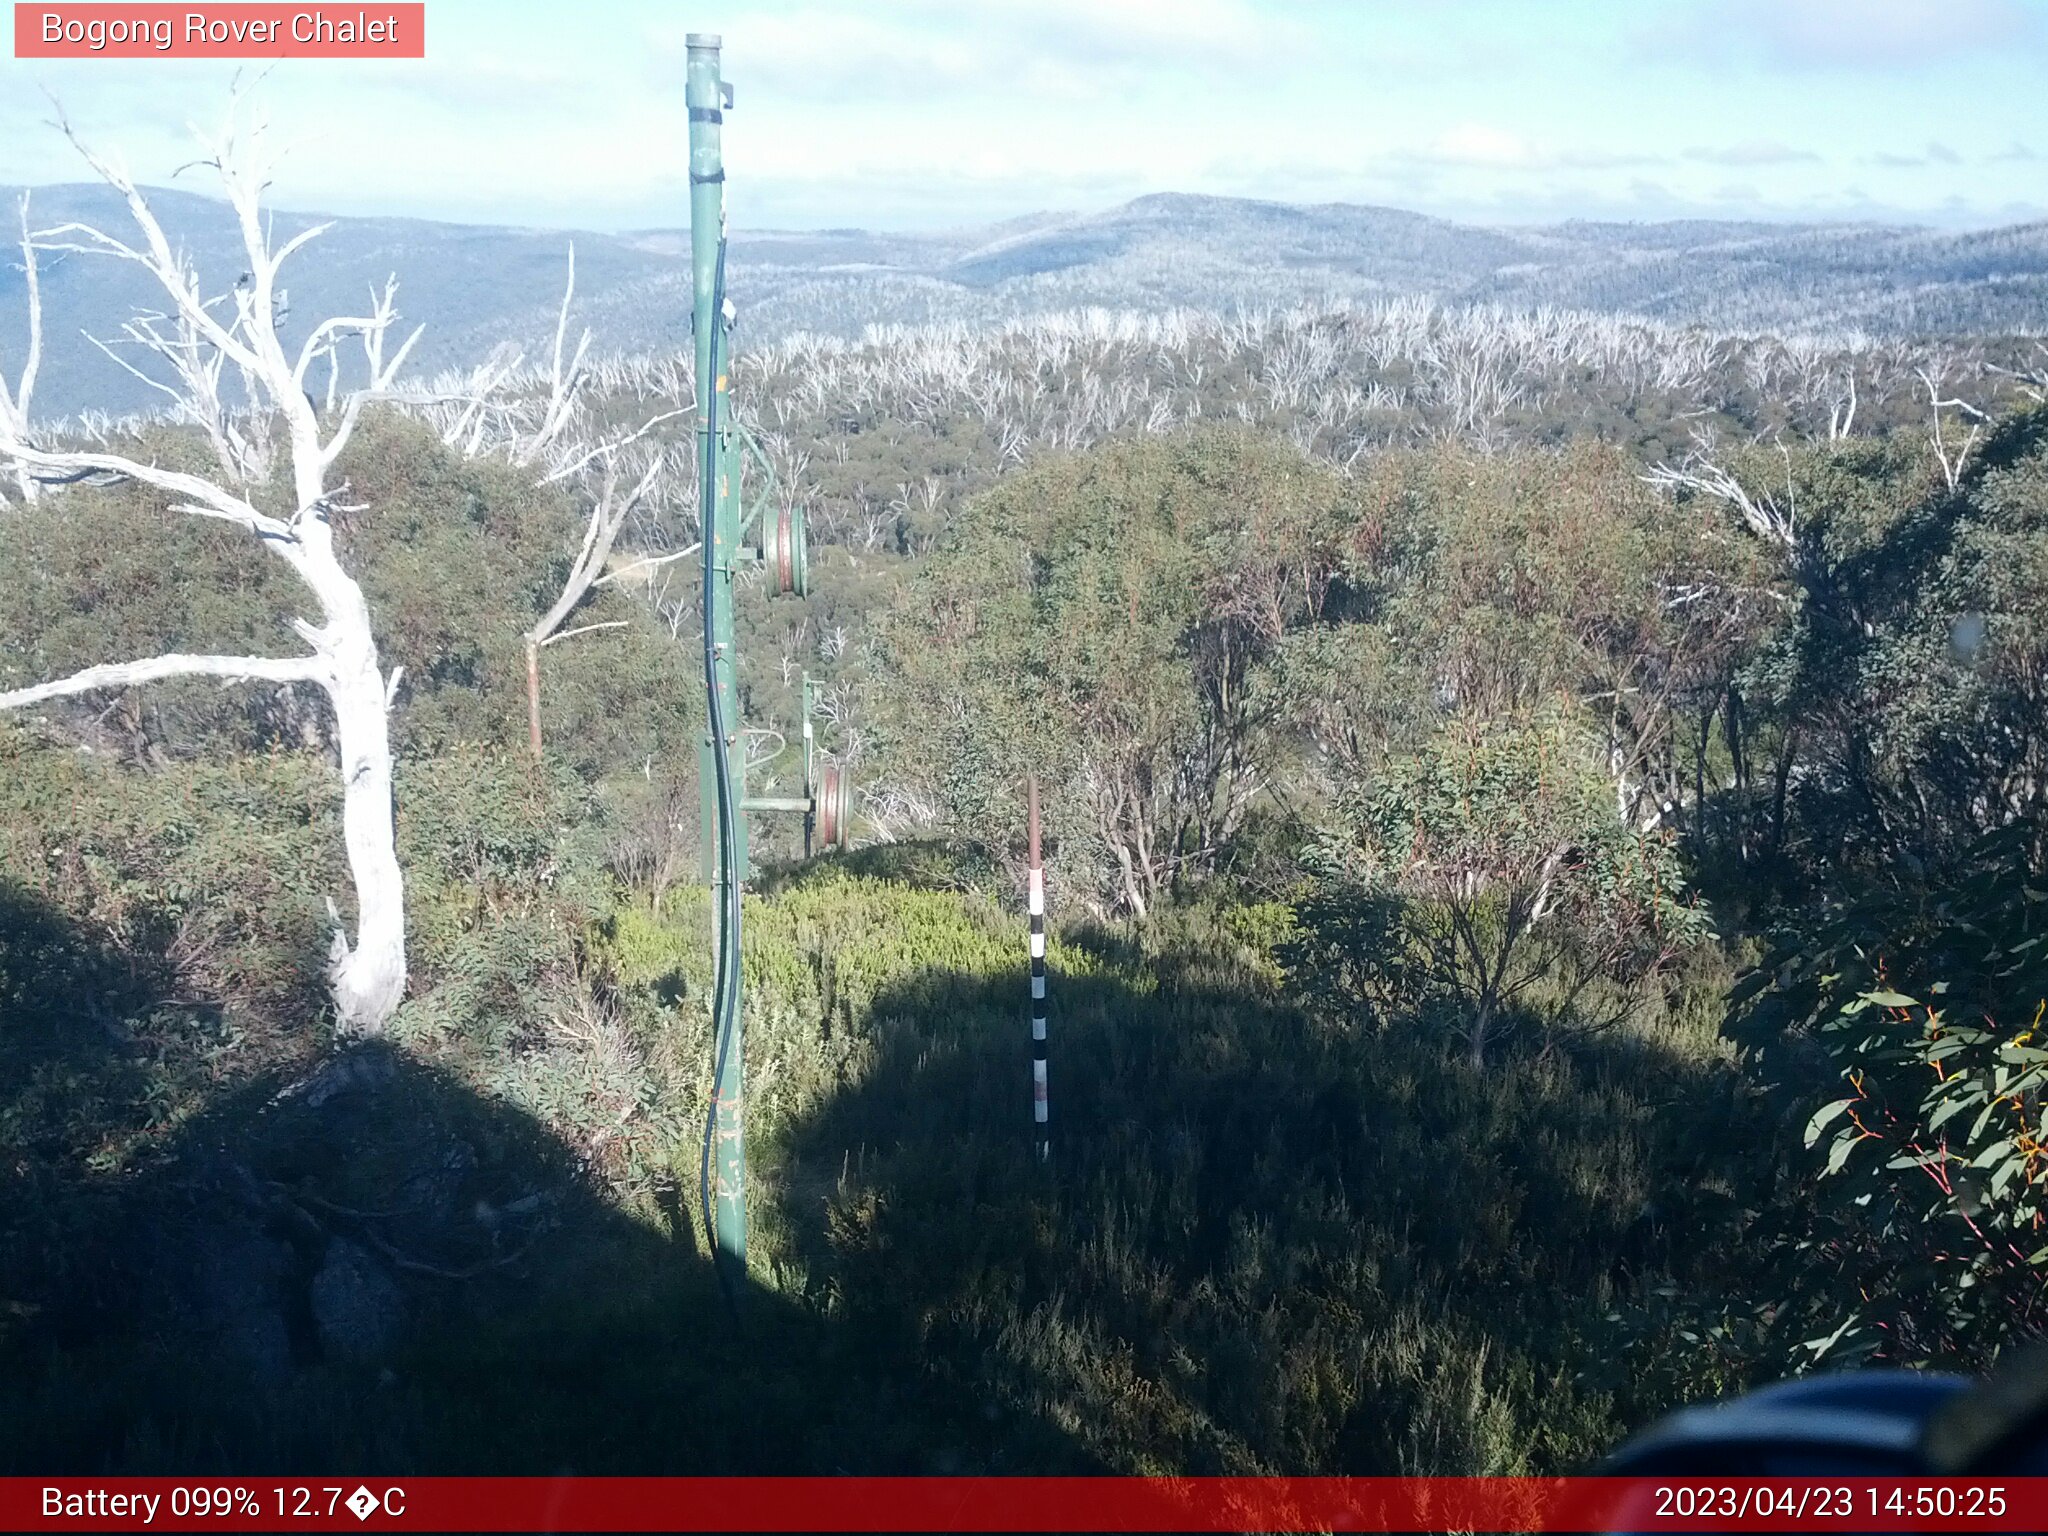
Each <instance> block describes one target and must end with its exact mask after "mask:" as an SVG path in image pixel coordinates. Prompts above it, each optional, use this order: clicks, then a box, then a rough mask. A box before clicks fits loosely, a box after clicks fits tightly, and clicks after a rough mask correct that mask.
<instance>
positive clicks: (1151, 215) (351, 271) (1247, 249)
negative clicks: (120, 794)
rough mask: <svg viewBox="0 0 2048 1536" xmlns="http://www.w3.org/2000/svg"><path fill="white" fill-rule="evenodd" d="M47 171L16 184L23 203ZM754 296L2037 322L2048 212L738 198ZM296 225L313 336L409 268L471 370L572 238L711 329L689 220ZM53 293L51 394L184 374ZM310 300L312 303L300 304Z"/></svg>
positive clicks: (528, 325) (844, 332)
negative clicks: (1442, 210) (140, 364)
mask: <svg viewBox="0 0 2048 1536" xmlns="http://www.w3.org/2000/svg"><path fill="white" fill-rule="evenodd" d="M21 190H22V189H19V188H11V187H0V207H5V208H8V209H10V210H11V209H12V208H13V207H14V206H15V203H16V201H17V199H18V197H19V195H20V192H21ZM149 197H150V200H151V204H152V206H153V207H155V208H156V209H157V210H158V211H159V214H160V216H161V219H162V221H163V225H164V228H165V230H166V232H167V235H168V236H169V238H170V239H171V240H172V242H173V243H174V244H175V245H177V246H178V247H179V248H181V249H184V250H187V251H189V252H190V253H191V254H192V257H193V259H194V260H195V261H196V262H197V264H198V266H199V269H200V270H201V271H207V272H212V271H216V270H229V271H231V272H232V271H239V269H240V268H241V266H243V265H245V260H244V258H243V256H242V255H241V254H240V251H239V244H240V242H239V237H238V236H237V234H236V231H235V226H234V221H233V217H232V214H231V211H230V210H229V209H228V207H227V206H226V205H225V204H224V203H222V202H220V201H219V200H218V199H216V198H214V197H211V196H207V195H202V194H200V193H198V192H195V191H191V190H169V189H158V188H152V189H150V191H149ZM30 210H31V213H32V216H33V222H34V223H35V224H36V225H37V226H38V227H41V228H57V227H60V226H63V225H66V224H70V223H74V222H78V221H84V222H89V223H95V224H102V225H104V224H108V223H110V222H117V221H118V220H119V219H120V218H122V217H124V215H123V213H122V210H121V207H120V204H119V202H118V201H117V200H116V199H114V198H113V197H112V196H111V194H110V193H109V192H108V190H107V189H106V188H105V187H102V186H98V185H70V186H57V187H41V188H37V189H35V191H34V193H33V196H32V199H31V203H30ZM735 218H736V219H738V220H739V222H740V225H741V227H739V228H737V229H736V230H735V232H734V235H733V241H732V268H733V294H734V296H735V299H736V301H737V302H738V304H739V319H740V334H741V337H742V340H743V341H744V343H745V344H746V345H747V346H749V347H760V346H763V345H767V344H771V343H778V342H783V341H786V340H789V339H791V338H794V337H798V336H805V335H812V336H823V337H831V338H836V339H838V340H840V341H856V340H858V339H859V338H860V337H861V336H862V335H863V334H864V333H865V332H866V331H867V329H868V328H869V327H871V326H881V327H889V326H902V325H931V324H952V325H959V326H965V327H970V328H974V329H977V330H979V329H986V328H989V327H995V326H1004V325H1014V324H1017V323H1020V322H1028V321H1032V320H1035V319H1038V318H1040V317H1043V316H1046V315H1054V314H1060V313H1063V312H1067V311H1072V310H1078V309H1084V308H1103V309H1108V310H1111V311H1131V310H1140V311H1159V310H1168V309H1175V308H1184V309H1193V310H1198V311H1201V312H1203V313H1205V314H1211V315H1217V316H1228V315H1235V314H1240V313H1244V314H1252V315H1263V314H1270V313H1272V312H1275V311H1281V310H1287V309H1290V308H1294V307H1297V306H1308V307H1312V308H1329V307H1332V306H1337V307H1346V306H1349V307H1353V308H1356V307H1360V306H1372V305H1376V304H1385V303H1386V302H1388V301H1390V300H1403V299H1406V300H1427V301H1430V302H1432V303H1434V304H1437V305H1443V306H1448V307H1450V308H1452V309H1458V310H1464V309H1471V308H1479V309H1482V310H1483V309H1485V308H1486V307H1487V306H1501V307H1503V308H1505V309H1507V310H1511V311H1517V312H1520V311H1529V310H1570V311H1581V312H1585V313H1588V314H1593V315H1601V316H1607V317H1634V318H1637V319H1643V320H1649V321H1654V322H1658V323H1660V324H1663V325H1667V326H1671V327H1673V328H1676V329H1687V328H1694V329H1701V330H1707V331H1713V332H1745V333H1752V334H1755V333H1765V332H1775V333H1777V334H1780V335H1785V336H1793V337H1804V338H1831V339H1832V342H1833V343H1844V344H1850V345H1868V344H1869V343H1868V342H1867V341H1865V340H1864V339H1863V338H1866V337H1875V338H1880V339H1883V340H1897V339H1901V338H1911V337H1922V338H1925V337H1937V338H1943V339H1945V340H1946V341H1947V342H1948V343H1950V344H1951V345H1955V344H1959V343H1964V342H1966V341H1967V340H1968V339H1970V338H1979V337H1986V336H1996V335H2000V334H2005V333H2017V334H2022V335H2038V334H2039V332H2040V330H2041V314H2042V312H2043V306H2044V304H2048V226H2043V225H2040V224H2017V225H2010V226H2006V227H2002V228H1993V229H1979V230H1966V231H1947V230H1932V229H1922V228H1913V227H1906V226H1896V227H1895V226H1875V225H1873V226H1846V225H1838V224H1791V223H1787V224H1769V223H1743V224H1737V223H1716V222H1712V221H1708V220H1685V221H1678V222H1671V223H1662V224H1601V223H1589V222H1583V221H1575V222H1572V223H1567V224H1560V225H1549V226H1532V227H1500V228H1490V227H1484V226H1477V225H1467V224H1458V223H1453V222H1451V221H1448V220H1444V219H1437V218H1430V217H1427V216H1425V215H1422V214H1417V213H1408V212H1403V211H1401V210H1399V209H1394V208H1372V207H1359V206H1354V205H1349V204H1343V203H1332V204H1320V205H1313V206H1296V205H1292V204H1285V203H1268V202H1254V201H1249V200H1246V199H1242V198H1223V197H1190V196H1176V195H1156V196H1151V197H1142V198H1138V199H1136V200H1135V201H1133V202H1130V203H1127V204H1125V205H1123V206H1121V207H1117V208H1111V209H1108V210H1105V211H1103V212H1100V213H1095V214H1088V215H1076V214H1051V213H1048V214H1037V215H1031V216H1028V217H1025V218H1021V219H1014V220H1010V221H1008V222H1007V223H1004V224H1000V225H995V226H991V227H987V228H966V229H956V230H946V231H931V232H919V233H886V232H873V231H868V230H822V231H777V230H757V229H752V228H749V227H746V220H745V216H744V213H743V212H736V214H735ZM275 219H276V225H275V227H276V229H277V232H278V236H279V238H280V239H284V238H289V237H290V236H292V235H295V234H298V233H299V232H300V231H302V230H304V229H307V228H310V227H312V226H314V225H315V224H321V225H325V226H327V233H326V234H325V235H324V236H322V239H321V248H322V251H323V259H322V260H321V261H319V262H316V263H308V264H307V269H306V270H305V271H303V272H301V273H299V274H298V275H297V277H296V279H295V281H294V282H293V284H292V287H291V293H290V297H291V299H292V300H293V305H292V307H291V308H290V309H288V310H287V312H286V314H285V315H284V316H283V327H284V331H285V334H286V335H287V336H288V337H290V338H291V339H293V340H296V339H298V337H299V336H302V335H303V334H304V331H303V330H302V329H295V327H304V326H309V325H311V324H312V323H313V322H314V321H315V320H316V319H317V318H318V317H322V316H326V315H329V314H333V313H336V312H338V310H339V309H341V308H344V307H347V306H350V305H352V304H353V303H354V302H355V301H356V300H357V298H358V297H359V296H360V294H361V292H362V288H363V285H364V283H366V282H372V281H375V282H381V281H382V280H383V279H384V277H385V276H386V275H387V274H395V275H396V276H397V277H398V279H399V281H400V282H401V284H402V285H403V287H404V290H405V292H406V294H407V301H406V310H407V314H408V316H409V317H410V318H411V319H412V320H414V321H416V322H423V323H425V324H426V326H427V332H426V334H425V336H424V337H423V338H422V339H421V343H420V350H419V353H418V356H417V358H416V359H415V361H416V362H417V363H419V364H420V365H422V366H423V367H424V369H425V370H426V371H428V372H433V371H437V370H439V369H442V368H456V367H460V368H467V367H470V366H473V365H474V364H476V363H477V362H479V361H481V360H482V359H483V358H484V357H485V356H486V355H488V354H489V353H491V352H492V351H493V349H495V348H498V347H500V346H502V345H507V344H512V345H516V346H517V347H518V348H519V349H521V350H522V351H524V352H525V354H526V355H527V356H529V357H538V356H540V355H542V353H543V352H544V350H545V347H546V344H547V341H548V337H549V333H550V331H551V329H552V327H553V324H554V319H555V307H556V301H557V299H558V298H559V296H560V293H561V286H562V266H563V262H564V259H565V257H566V254H567V252H568V250H569V248H570V247H571V246H572V245H573V246H574V248H575V251H576V257H577V262H578V265H579V284H580V288H581V291H582V292H583V294H584V296H585V298H584V313H585V314H586V316H587V317H588V318H589V320H590V322H591V323H592V324H593V325H594V326H595V328H596V330H597V334H598V335H599V336H600V337H602V338H603V340H604V343H605V346H606V348H607V349H608V350H609V351H612V352H614V353H619V354H629V355H630V354H641V353H654V354H661V355H667V354H670V353H672V352H674V351H675V350H676V349H678V348H680V347H682V346H684V345H685V343H686V342H687V339H688V332H689V312H690V305H689V237H688V234H687V232H685V231H677V230H641V231H633V232H627V233H623V234H609V233H599V232H594V231H589V230H583V231H564V230H548V229H525V228H504V227H497V226H486V225H463V224H446V223H437V222H434V221H431V220H426V219H392V218H360V217H357V218H350V217H340V218H336V217H331V216H329V215H326V214H318V213H311V212H302V213H283V212H281V213H278V214H276V215H275ZM43 286H44V301H45V305H46V308H47V311H48V317H49V321H50V331H51V334H52V335H53V336H59V337H63V338H65V340H66V343H67V344H66V345H65V346H63V347H61V348H53V349H52V352H51V356H50V358H49V360H48V367H47V369H46V374H45V378H44V380H43V393H42V399H43V401H44V411H45V413H46V414H47V415H49V416H51V417H53V418H54V417H60V416H69V415H76V414H81V413H85V412H89V411H101V412H109V413H112V414H114V415H124V414H127V413H129V412H133V411H141V410H149V409H158V408H161V407H162V406H163V404H164V401H163V397H162V396H161V395H160V394H159V393H157V392H156V391H154V390H153V389H151V388H150V387H149V386H148V385H146V384H144V383H142V382H140V381H139V380H137V379H136V378H134V377H133V376H132V375H131V374H129V373H128V372H126V371H124V370H123V369H122V368H121V367H120V365H119V364H118V362H116V361H115V360H113V359H111V358H109V357H107V356H105V355H103V354H102V353H100V352H99V351H97V350H95V349H93V348H91V347H89V346H85V345H74V344H71V343H72V341H73V339H74V338H76V337H78V336H79V334H80V333H81V332H86V331H91V332H93V333H95V334H97V333H98V332H99V331H100V330H102V329H104V321H105V318H106V317H108V316H120V315H126V314H127V313H128V312H129V311H130V310H132V309H133V308H134V307H135V305H136V304H137V303H139V302H148V301H149V300H150V294H149V289H148V287H147V284H146V281H145V280H144V278H143V275H142V274H140V273H139V272H136V271H134V270H132V269H130V268H128V267H126V266H123V265H121V264H118V263H108V262H102V261H65V262H52V263H50V264H49V266H48V268H47V270H46V271H45V273H44V285H43ZM21 300H22V292H21V287H20V277H19V274H18V273H17V272H16V271H15V270H13V269H12V268H11V267H9V266H5V265H0V347H5V348H11V349H14V350H17V351H18V342H19V339H20V335H21V331H20V326H21V322H22V319H23V314H24V311H23V306H22V302H21ZM294 314H296V316H297V319H296V320H294V318H293V315H294Z"/></svg>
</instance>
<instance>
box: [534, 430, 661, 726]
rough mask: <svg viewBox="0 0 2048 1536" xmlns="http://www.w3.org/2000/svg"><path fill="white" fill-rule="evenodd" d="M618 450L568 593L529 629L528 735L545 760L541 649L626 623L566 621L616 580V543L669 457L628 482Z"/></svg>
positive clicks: (651, 458) (654, 457) (608, 464)
mask: <svg viewBox="0 0 2048 1536" xmlns="http://www.w3.org/2000/svg"><path fill="white" fill-rule="evenodd" d="M619 460H620V455H619V454H618V453H616V452H612V453H608V454H606V455H605V467H604V474H603V476H602V478H601V479H600V481H599V484H598V487H597V491H596V494H595V496H594V497H593V499H592V504H591V508H590V519H589V521H588V522H587V523H586V524H585V525H584V529H583V546H582V548H581V549H579V550H578V551H577V552H576V559H575V562H574V563H573V564H572V565H571V566H570V567H569V577H568V580H566V581H564V582H563V583H562V594H561V596H559V597H557V598H556V599H555V601H554V604H553V606H552V607H550V608H549V609H548V611H547V612H546V613H544V614H542V615H541V616H540V618H539V619H538V620H536V621H535V623H534V626H533V628H531V629H529V630H528V631H527V632H526V636H525V639H526V733H527V745H528V746H530V747H531V748H532V749H533V760H534V761H535V762H539V761H540V758H541V731H540V653H541V649H542V647H544V646H549V645H553V644H554V643H555V642H556V641H558V640H568V639H571V638H573V637H574V636H577V635H586V634H589V633H591V632H592V631H594V630H600V629H617V628H621V627H623V625H624V623H625V621H624V620H623V619H614V620H611V621H609V622H607V623H602V624H583V625H579V626H578V627H577V628H575V629H563V628H562V625H563V624H564V623H565V622H566V621H567V619H568V617H569V615H570V614H572V613H574V612H575V611H576V607H577V605H578V604H579V603H581V602H582V601H583V599H584V598H585V597H587V596H589V595H590V591H591V589H592V588H593V587H596V586H600V585H602V584H603V583H604V582H606V581H608V580H610V579H611V578H610V577H608V576H606V575H605V574H604V568H605V566H606V564H607V563H609V562H610V560H611V556H612V545H613V544H615V543H616V542H617V541H618V537H619V530H620V529H622V528H624V527H625V526H626V519H627V518H628V517H630V516H631V515H632V514H633V510H634V509H635V508H636V507H638V506H640V505H641V504H642V503H643V502H645V501H646V500H647V498H648V497H649V496H651V495H653V494H654V492H655V488H656V486H657V485H658V484H659V482H660V480H661V477H662V470H663V468H664V466H665V464H666V460H665V458H664V456H663V455H662V454H661V453H660V452H658V451H657V452H655V453H652V454H650V455H648V457H647V463H646V467H645V468H644V469H642V470H641V471H640V473H639V476H638V477H637V478H635V479H633V480H632V483H631V485H630V486H629V485H628V484H627V480H628V476H629V474H630V471H628V470H626V469H625V468H624V467H623V466H622V465H621V464H620V462H619Z"/></svg>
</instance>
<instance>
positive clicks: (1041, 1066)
mask: <svg viewBox="0 0 2048 1536" xmlns="http://www.w3.org/2000/svg"><path fill="white" fill-rule="evenodd" d="M1028 798H1029V801H1030V807H1031V876H1030V895H1029V897H1028V898H1027V901H1028V905H1029V907H1030V910H1031V1119H1032V1121H1033V1123H1034V1124H1035V1125H1036V1127H1037V1130H1038V1160H1039V1161H1040V1162H1041V1163H1042V1162H1045V1161H1047V1160H1048V1159H1050V1158H1051V1156H1052V1128H1051V1123H1050V1122H1051V1116H1052V1101H1051V1100H1050V1099H1049V1098H1048V1097H1047V1092H1046V1082H1045V1045H1046V1040H1045V866H1044V865H1043V864H1042V863H1041V862H1040V861H1039V857H1038V775H1037V774H1035V773H1034V774H1033V775H1031V779H1030V791H1029V797H1028Z"/></svg>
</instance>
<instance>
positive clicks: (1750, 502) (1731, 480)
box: [1643, 429, 1799, 550]
mask: <svg viewBox="0 0 2048 1536" xmlns="http://www.w3.org/2000/svg"><path fill="white" fill-rule="evenodd" d="M1714 448H1715V442H1714V436H1713V434H1712V433H1711V432H1704V431H1700V430H1698V429H1695V430H1694V432H1693V446H1692V451H1691V452H1690V453H1688V454H1687V455H1686V456H1685V457H1684V458H1683V459H1681V460H1679V461H1678V463H1676V464H1659V465H1656V466H1655V467H1653V468H1652V469H1651V470H1650V472H1649V473H1648V474H1646V475H1644V476H1643V479H1644V481H1646V482H1647V483H1648V484H1650V485H1654V486H1656V487H1657V488H1658V489H1659V490H1666V491H1674V492H1676V491H1687V492H1691V493H1693V494H1696V495H1700V496H1706V497H1710V498H1712V499H1713V500H1715V501H1719V502H1725V503H1726V504H1727V505H1728V506H1731V507H1733V508H1734V509H1735V510H1736V511H1737V512H1738V513H1739V514H1741V517H1742V521H1743V522H1744V523H1745V524H1747V525H1748V527H1749V529H1750V531H1751V532H1752V533H1755V534H1756V535H1758V536H1759V537H1760V538H1765V539H1768V540H1770V541H1771V542H1772V543H1773V544H1776V545H1779V546H1780V547H1781V548H1784V549H1788V550H1789V549H1791V548H1793V547H1794V545H1795V544H1796V543H1797V541H1798V536H1799V497H1798V492H1797V491H1796V490H1795V489H1794V488H1793V483H1792V456H1791V452H1790V450H1789V449H1787V448H1785V447H1784V445H1783V444H1780V445H1779V448H1778V452H1779V455H1780V456H1781V457H1782V458H1783V459H1784V461H1785V494H1784V497H1783V498H1782V499H1780V498H1779V496H1778V495H1777V493H1776V492H1773V491H1761V490H1760V491H1751V490H1750V489H1749V488H1748V487H1747V486H1745V485H1743V483H1742V482H1741V481H1740V480H1738V479H1737V478H1736V477H1735V476H1734V475H1733V474H1732V473H1730V472H1729V470H1728V469H1727V468H1726V467H1725V466H1724V465H1722V464H1721V462H1720V461H1719V460H1718V459H1716V458H1715V456H1714Z"/></svg>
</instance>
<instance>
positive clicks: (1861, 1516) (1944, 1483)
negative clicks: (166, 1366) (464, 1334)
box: [0, 1477, 2048, 1532]
mask: <svg viewBox="0 0 2048 1536" xmlns="http://www.w3.org/2000/svg"><path fill="white" fill-rule="evenodd" d="M0 1530H6V1531H198V1530H210V1531H289V1530H308V1531H356V1530H363V1531H405V1530H411V1531H915V1532H925V1531H1019V1532H1023V1531H1058V1532H1070V1531H1187V1532H1204V1531H1442V1530H1467V1531H1470V1530H1480V1531H1615V1530H1623V1531H1841V1532H1850V1531H2042V1530H2048V1478H2027V1477H2018V1478H1947V1479H1943V1478H1918V1479H1913V1478H1868V1477H1842V1478H1676V1477H1672V1478H1585V1477H1582V1478H1510V1477H1502V1478H1481V1477H1474V1478H1456V1477H1436V1478H1371V1477H1365V1478H1312V1477H1311V1478H1256V1477H1213V1478H1204V1477H1189V1478H1146V1477H1045V1478H1031V1477H759V1478H748V1477H702V1478H690V1477H669V1478H662V1477H650V1478H630V1477H619V1478H576V1477H554V1478H543V1477H506V1478H453V1477H416V1478H407V1477H310V1478H277V1477H245V1478H217V1479H211V1480H205V1481H202V1480H199V1479H194V1478H132V1477H130V1478H79V1477H54V1478H44V1479H36V1478H25V1477H18V1478H0Z"/></svg>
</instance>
